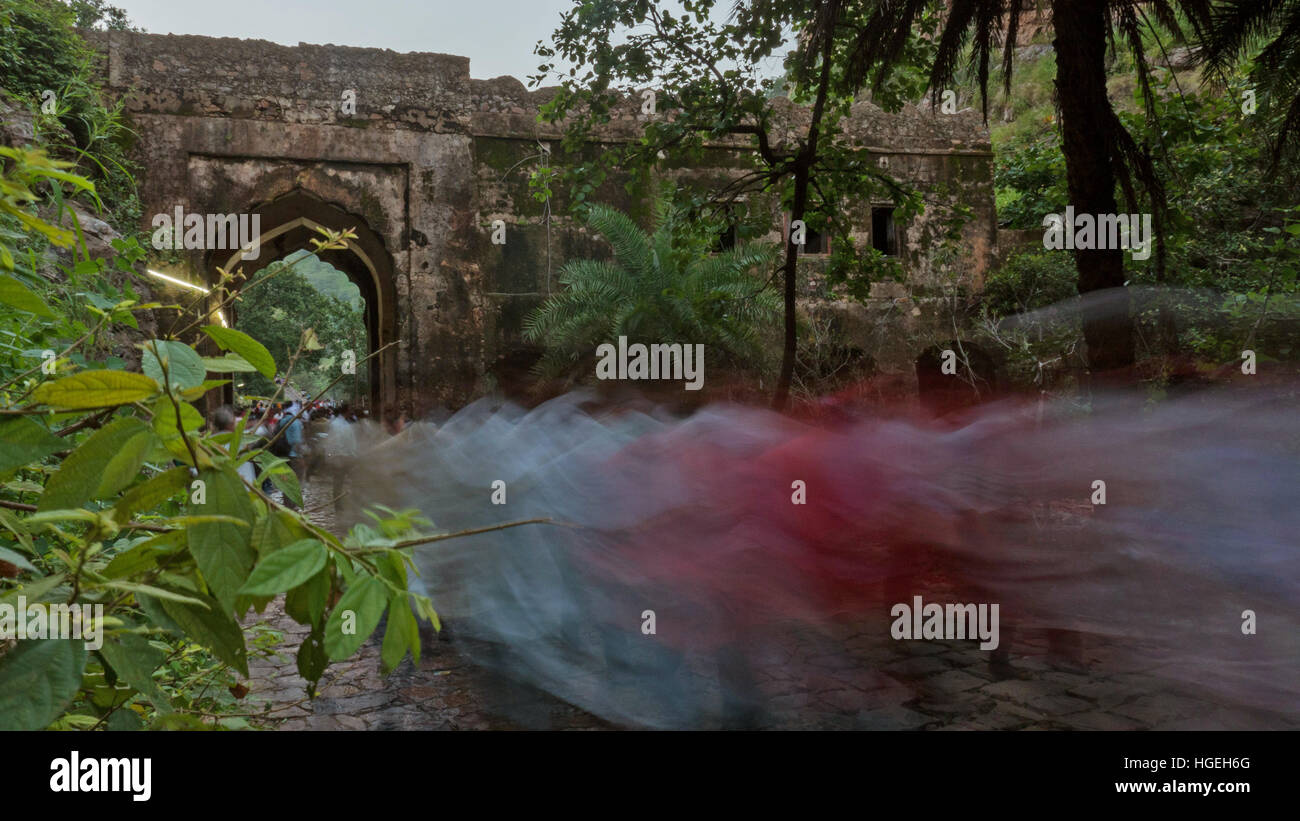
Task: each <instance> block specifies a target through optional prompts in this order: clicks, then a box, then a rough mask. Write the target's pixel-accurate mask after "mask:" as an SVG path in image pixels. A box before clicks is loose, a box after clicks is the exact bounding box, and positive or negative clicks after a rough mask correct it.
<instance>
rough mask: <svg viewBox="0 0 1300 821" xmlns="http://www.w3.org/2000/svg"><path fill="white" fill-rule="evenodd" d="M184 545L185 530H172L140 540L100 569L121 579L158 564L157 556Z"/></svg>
mask: <svg viewBox="0 0 1300 821" xmlns="http://www.w3.org/2000/svg"><path fill="white" fill-rule="evenodd" d="M184 547H185V531H184V530H173V531H170V532H168V533H163V534H162V535H160V536H155V537H153V538H152V539H150V540H148V541H146V542H141V543H140V544H138V545H135V546H134V547H132V548H130V549H129V550H124V551H122V552H121V553H119V554H117V555H116V556H114V557H113V560H112V561H111V562H109V563H108V566H107V567H105V568H104V569H103V571H101V573H102V575H103V576H104V577H106V578H109V579H122V578H126V577H127V576H134V575H136V574H137V573H143V572H145V571H146V570H152V569H154V568H155V567H157V566H158V557H160V556H166V555H170V554H172V553H176V552H178V551H180V550H181V549H183V548H184Z"/></svg>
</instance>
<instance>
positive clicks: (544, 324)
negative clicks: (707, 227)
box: [524, 201, 780, 378]
mask: <svg viewBox="0 0 1300 821" xmlns="http://www.w3.org/2000/svg"><path fill="white" fill-rule="evenodd" d="M656 216H657V220H656V221H657V227H656V229H655V231H654V233H653V234H648V233H646V232H645V231H644V230H642V229H641V228H640V227H638V226H637V224H636V223H635V222H633V221H632V219H631V218H630V217H628V216H627V215H626V214H623V213H622V212H620V211H618V210H616V209H614V208H610V207H608V206H605V205H593V206H592V207H591V208H590V210H589V211H588V215H587V224H588V226H589V227H590V228H591V229H592V230H594V231H596V232H597V233H599V234H600V235H601V236H603V237H604V238H605V239H606V240H607V241H608V242H609V244H610V245H611V246H612V247H613V250H614V256H613V259H612V260H593V259H580V260H574V261H571V262H569V263H568V264H566V265H565V266H564V267H563V268H561V269H560V276H559V280H560V285H561V290H559V291H558V292H556V293H555V294H552V295H551V296H550V297H548V298H547V299H546V301H545V302H544V303H542V305H541V306H539V307H538V308H537V309H535V310H534V311H533V312H532V313H530V314H529V315H528V316H527V317H526V318H525V320H524V338H525V339H527V340H528V341H529V342H532V343H534V344H540V345H543V346H545V348H546V352H545V354H544V355H543V356H542V358H541V359H540V360H539V361H538V363H537V365H536V366H535V368H534V372H535V373H537V374H538V375H540V376H544V377H550V378H554V377H562V376H566V375H571V374H572V373H573V372H574V371H575V369H577V368H578V367H579V366H580V365H581V364H582V363H583V362H584V361H585V360H587V359H589V358H590V357H592V356H594V354H595V351H596V347H597V346H598V345H600V344H602V343H605V342H609V343H617V340H618V337H620V336H626V337H627V338H628V342H629V343H635V342H641V343H646V344H650V343H656V342H658V343H666V344H673V343H681V344H703V345H704V346H705V357H706V358H707V359H708V361H709V362H710V363H711V364H713V365H715V366H717V365H726V366H731V367H756V366H759V365H760V364H761V362H762V360H763V351H762V347H761V345H760V344H759V329H760V328H761V327H762V326H763V324H764V323H769V322H771V323H774V322H776V320H777V319H778V318H779V317H780V302H779V300H778V299H777V297H776V294H775V293H774V292H773V291H772V290H771V289H770V288H768V287H767V285H766V283H765V281H764V278H763V275H764V274H765V273H766V270H767V269H768V268H769V267H770V265H771V263H772V260H773V258H774V254H775V249H774V248H773V247H772V246H770V245H766V244H759V243H749V244H739V245H736V246H735V247H734V248H731V249H728V250H725V251H723V252H721V253H716V254H715V253H710V249H709V246H708V244H707V240H706V239H705V238H704V237H703V236H702V235H701V233H700V232H699V231H692V230H688V229H687V226H686V225H684V223H683V222H682V215H681V212H680V211H678V210H677V209H675V208H674V206H672V205H671V204H670V203H668V202H666V201H663V202H661V203H660V204H659V206H658V208H657V215H656Z"/></svg>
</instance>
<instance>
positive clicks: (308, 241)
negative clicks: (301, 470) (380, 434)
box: [208, 191, 397, 418]
mask: <svg viewBox="0 0 1300 821" xmlns="http://www.w3.org/2000/svg"><path fill="white" fill-rule="evenodd" d="M253 213H254V214H257V215H259V217H260V225H261V229H262V231H261V233H260V235H259V238H258V248H257V252H258V253H257V257H256V258H255V259H241V256H242V254H241V253H240V252H236V253H234V254H229V255H228V256H217V255H212V256H211V257H210V258H209V260H208V272H209V277H210V282H213V283H215V281H216V279H217V273H216V267H217V266H222V267H223V268H225V269H226V270H227V271H235V270H238V271H239V272H240V273H241V274H242V278H240V279H238V280H237V281H236V283H235V287H236V288H238V289H241V290H242V289H243V288H247V287H248V286H249V285H250V284H252V283H255V282H257V281H259V280H260V279H262V278H263V277H264V276H265V277H268V279H267V281H266V284H265V285H260V286H257V288H256V289H254V290H251V291H250V292H249V293H248V294H247V295H241V296H240V298H239V299H238V300H236V301H235V303H234V305H233V306H232V310H231V312H230V313H231V315H230V316H229V317H227V321H228V322H230V324H231V325H232V326H234V327H236V328H242V327H243V325H241V322H242V323H243V324H245V325H246V324H248V322H249V318H248V317H247V316H246V314H247V309H248V308H249V307H252V308H254V309H260V307H262V306H265V307H267V308H268V309H274V308H279V309H280V310H281V311H283V312H284V313H283V316H281V317H279V318H278V319H276V318H275V317H274V316H270V317H258V318H256V319H253V320H252V322H253V325H254V327H257V326H258V325H262V326H263V329H265V328H266V327H267V323H270V326H269V327H271V328H273V329H274V325H275V322H277V321H278V322H283V323H285V324H286V326H287V327H284V328H279V329H275V330H276V331H277V333H276V337H277V338H278V337H279V336H285V337H289V336H291V337H293V339H294V342H293V346H294V349H295V350H296V348H297V340H298V339H299V338H300V337H301V334H302V331H303V329H304V328H306V327H311V328H313V329H314V330H315V331H316V332H317V333H316V336H317V340H318V341H319V343H320V344H321V346H322V350H321V351H319V352H316V354H315V355H314V356H312V357H310V358H309V360H310V361H309V362H307V363H305V364H308V365H311V366H313V368H312V370H314V371H316V372H315V373H309V374H307V376H309V377H310V378H309V379H304V380H302V383H303V387H306V386H307V385H311V386H316V387H318V388H319V387H323V386H324V385H325V384H328V382H329V381H330V380H332V379H333V378H334V377H335V376H341V377H342V378H341V379H340V381H339V383H338V388H337V390H336V391H335V393H334V395H335V396H336V398H339V399H344V398H346V399H347V400H349V401H351V399H352V397H353V396H354V395H355V397H356V400H357V402H358V403H359V404H361V405H364V406H366V407H368V408H369V410H370V413H371V415H372V416H373V417H375V418H382V416H383V415H384V413H385V412H386V411H387V409H389V408H395V407H396V406H397V354H396V350H395V347H394V348H387V349H386V350H381V349H384V348H385V346H387V345H389V344H390V343H392V342H394V341H395V340H396V339H397V328H396V325H397V323H396V304H395V303H396V287H395V283H394V277H393V271H394V268H393V262H392V258H391V256H390V255H389V253H388V250H387V249H386V248H385V246H384V243H383V241H382V239H381V238H380V237H379V236H378V235H377V234H376V233H375V232H374V231H373V230H371V228H370V227H369V226H368V225H367V224H366V222H365V220H364V219H362V218H361V217H359V216H357V215H355V214H351V213H349V212H347V211H345V210H344V209H342V208H339V207H337V206H335V205H332V204H330V203H327V202H325V201H323V200H321V199H319V198H317V197H314V196H312V195H310V194H308V193H306V192H304V191H295V192H292V193H290V194H287V195H285V196H282V197H277V198H276V199H274V200H271V201H270V202H267V203H265V204H263V205H261V206H259V207H257V208H255V209H253ZM349 228H351V229H353V231H354V232H355V233H356V238H355V239H353V240H349V241H348V242H347V244H346V247H344V248H341V249H336V250H332V251H324V252H319V253H318V254H316V256H315V257H313V256H312V255H311V254H310V252H311V251H312V250H313V245H312V241H313V240H319V239H322V238H323V237H322V235H321V233H320V229H329V230H333V231H342V230H345V229H349ZM227 253H228V252H227ZM301 257H306V259H300V258H301ZM286 259H288V260H299V261H298V262H297V264H296V265H294V267H293V268H292V269H291V270H292V271H293V272H294V273H295V274H296V276H295V277H293V279H294V280H298V279H300V278H301V279H302V280H303V281H304V282H305V283H306V284H307V285H308V287H309V289H310V291H311V292H314V293H315V294H317V295H320V296H323V297H327V298H329V299H331V300H333V301H334V302H337V303H339V304H340V305H349V306H351V307H352V308H353V309H354V311H353V313H354V314H355V313H359V314H360V319H361V321H362V323H363V325H364V332H360V331H359V330H358V329H356V327H355V323H354V322H353V320H350V319H349V318H348V316H347V313H348V312H347V311H345V310H340V311H333V312H332V311H329V310H327V309H326V308H323V307H322V306H323V305H324V306H329V305H331V304H332V303H328V302H327V303H321V302H319V301H315V300H312V298H311V296H310V295H308V292H307V291H303V290H302V289H301V288H296V289H295V288H290V287H288V285H289V279H283V280H282V278H284V277H285V276H286V275H285V274H275V276H274V277H272V276H271V275H272V274H273V273H274V270H275V269H272V268H271V266H272V265H274V264H276V263H279V262H281V261H283V260H286ZM277 281H280V282H281V286H282V287H280V288H279V289H278V290H277ZM294 284H297V283H296V282H295V283H294ZM262 289H267V290H268V293H267V294H265V295H259V294H257V291H258V290H262ZM280 291H282V292H283V293H280ZM290 291H292V293H294V294H297V295H298V296H300V297H303V298H304V299H307V300H310V301H311V306H303V305H297V306H296V310H295V306H294V305H287V304H281V303H283V302H285V301H286V300H287V299H288V297H289V295H290ZM245 296H247V298H248V299H247V300H246V299H245ZM254 297H257V298H256V299H254ZM338 297H342V299H338ZM246 302H247V303H248V304H246ZM304 311H305V312H306V315H304V314H303V312H304ZM313 312H316V313H318V314H319V318H315V321H311V320H312V319H313V316H312V313H313ZM350 323H351V324H350ZM347 327H352V328H353V331H351V332H348V333H343V332H341V331H340V329H343V328H347ZM252 335H253V336H254V337H255V338H257V334H256V333H253V334H252ZM268 347H270V345H268ZM375 351H380V353H378V354H377V355H376V356H375V357H374V358H373V359H370V360H369V361H368V362H367V361H366V360H365V358H366V356H367V355H369V354H371V353H372V352H375ZM349 352H351V353H350V354H349ZM273 353H276V354H277V355H276V364H277V365H278V366H279V367H280V369H281V372H283V371H284V369H285V368H286V367H287V365H288V360H287V359H283V360H282V358H281V354H280V352H276V351H273ZM353 360H355V363H356V367H355V371H356V372H355V374H353V373H345V372H344V370H345V368H346V367H348V366H350V365H351V363H352V361H353ZM295 370H296V371H298V369H297V368H296V369H295ZM331 372H332V373H331ZM298 373H301V371H298ZM327 374H328V375H329V379H323V377H325V376H326V375H327ZM249 376H250V375H249V374H235V375H233V377H232V378H233V379H234V382H235V383H236V384H237V383H238V382H240V381H242V382H245V388H244V391H245V392H250V393H251V392H252V391H250V390H249V388H251V387H252V385H251V384H249V383H250V382H256V380H252V379H249V378H245V377H249ZM292 381H299V379H298V376H297V374H295V376H294V377H293V380H292ZM318 383H319V384H318ZM235 387H236V385H235V384H232V385H230V386H227V389H226V397H225V399H226V401H227V402H229V401H232V400H233V398H234V393H235Z"/></svg>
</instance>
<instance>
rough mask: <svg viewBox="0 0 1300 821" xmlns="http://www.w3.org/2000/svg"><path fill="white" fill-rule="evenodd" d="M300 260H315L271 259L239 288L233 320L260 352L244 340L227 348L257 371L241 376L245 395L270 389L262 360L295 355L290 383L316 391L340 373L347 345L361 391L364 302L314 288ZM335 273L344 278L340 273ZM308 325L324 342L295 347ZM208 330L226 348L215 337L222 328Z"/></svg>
mask: <svg viewBox="0 0 1300 821" xmlns="http://www.w3.org/2000/svg"><path fill="white" fill-rule="evenodd" d="M304 259H309V260H312V261H315V262H319V260H317V258H316V257H312V256H308V257H306V258H302V257H299V258H298V259H295V260H292V261H281V262H273V263H271V264H270V265H268V266H266V267H265V268H263V269H262V270H261V271H260V272H258V274H257V275H256V276H254V277H253V279H252V280H251V281H250V282H249V283H248V284H247V285H245V286H244V288H243V290H242V291H241V294H240V298H239V302H238V303H237V307H238V311H239V313H238V316H237V317H236V324H237V325H238V326H239V329H240V330H241V331H243V332H245V333H246V334H247V336H248V337H251V338H255V339H257V340H260V342H258V343H257V344H258V347H261V352H258V351H254V350H250V346H247V345H245V346H244V348H243V349H242V350H241V349H240V348H238V347H234V348H227V350H233V351H234V352H235V353H237V354H240V355H242V356H243V358H244V359H246V360H248V362H249V364H250V365H252V366H254V367H255V368H258V370H260V371H261V372H260V373H250V374H248V375H247V376H245V377H243V378H242V379H241V380H240V381H241V382H243V384H244V388H243V390H242V392H243V393H245V394H249V395H259V396H269V395H271V394H273V393H275V390H276V388H275V385H274V383H273V382H272V381H271V380H272V378H273V376H274V374H271V375H269V376H268V374H267V369H266V363H267V359H268V358H270V359H272V360H274V361H275V362H289V361H290V360H291V359H292V358H293V357H294V356H295V354H296V355H297V362H296V367H295V369H294V372H295V382H296V383H297V384H298V385H299V387H300V388H301V389H302V390H304V391H305V392H306V393H308V394H310V395H312V396H316V395H319V394H320V392H321V391H323V390H324V389H325V388H326V387H327V386H329V385H330V383H331V382H333V381H334V380H335V378H336V377H337V376H338V375H339V374H340V373H341V368H342V364H343V358H344V353H343V352H344V351H346V350H351V351H352V352H353V355H354V356H355V357H356V361H357V374H356V378H357V380H359V383H358V384H359V385H360V386H361V387H360V388H359V389H360V390H363V391H364V385H365V380H366V366H365V363H364V362H362V360H364V359H365V357H366V354H367V349H368V347H369V343H368V339H367V335H366V320H365V313H364V309H363V307H362V305H363V303H361V304H358V303H353V302H345V301H343V300H341V299H339V298H337V297H336V296H332V295H330V294H328V293H324V292H322V291H321V290H319V289H318V288H317V287H315V286H314V285H313V283H312V282H311V281H309V280H308V278H307V276H305V275H304V274H303V273H301V272H300V271H299V266H300V265H302V264H303V262H304ZM325 267H329V266H325ZM317 270H318V271H319V268H317ZM331 270H332V269H331ZM335 273H337V274H338V275H339V276H343V277H344V279H346V275H344V274H343V273H342V272H340V271H336V272H335ZM315 279H316V281H318V282H325V283H333V284H332V291H333V293H336V294H347V293H348V292H347V291H346V289H344V288H341V287H339V286H338V284H337V283H336V282H335V280H334V279H333V278H329V279H326V278H323V277H321V276H320V275H319V274H318V275H317V276H316V277H315ZM348 285H351V283H350V282H349V283H348ZM352 290H353V291H355V290H356V286H355V285H352ZM308 328H310V329H311V330H312V331H313V332H314V334H315V338H316V339H319V340H325V341H326V343H327V344H325V345H324V346H323V347H321V348H320V349H319V350H303V351H302V352H299V351H298V348H299V344H300V343H301V342H302V340H303V334H304V330H305V329H308ZM208 333H210V334H212V335H213V337H214V338H216V339H217V341H218V343H219V344H221V345H222V347H223V348H226V347H227V343H226V342H224V341H223V340H222V339H221V338H219V335H221V334H223V333H225V332H224V330H222V329H217V330H210V331H209V332H208ZM227 336H229V335H228V334H227ZM250 341H252V340H251V339H250Z"/></svg>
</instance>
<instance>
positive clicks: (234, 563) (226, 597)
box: [187, 466, 254, 611]
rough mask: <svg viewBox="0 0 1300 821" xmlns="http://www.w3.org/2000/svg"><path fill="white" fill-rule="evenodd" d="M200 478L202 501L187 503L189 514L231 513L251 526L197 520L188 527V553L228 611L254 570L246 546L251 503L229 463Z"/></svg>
mask: <svg viewBox="0 0 1300 821" xmlns="http://www.w3.org/2000/svg"><path fill="white" fill-rule="evenodd" d="M199 480H200V481H202V482H203V483H204V485H205V499H204V503H203V504H202V505H196V504H190V505H188V506H187V510H188V512H189V513H191V514H192V515H195V516H202V515H204V514H216V515H218V516H232V517H234V518H236V519H242V520H244V521H245V522H248V523H249V525H250V526H249V527H240V526H239V525H237V524H234V523H233V522H223V521H197V522H195V523H194V524H192V525H191V526H190V528H189V542H190V553H192V554H193V555H194V560H195V561H196V562H197V563H198V565H199V570H201V571H202V572H203V578H204V579H206V580H207V582H208V587H209V589H211V590H212V593H213V595H215V596H216V597H217V599H218V600H219V601H220V602H221V605H222V609H223V610H225V611H230V610H231V609H232V608H233V607H234V605H235V598H236V597H237V596H238V595H239V589H240V588H241V587H243V586H244V582H246V581H247V580H248V573H249V571H250V570H252V569H253V559H254V556H253V548H252V547H251V546H250V545H249V537H250V531H251V525H252V523H253V516H254V513H253V506H252V504H251V503H250V502H249V501H248V492H247V491H246V490H244V484H243V482H241V481H240V479H239V476H238V475H236V474H235V472H234V471H233V470H231V469H230V468H229V466H227V467H226V468H224V469H221V470H205V471H203V472H202V473H200V474H199Z"/></svg>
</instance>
